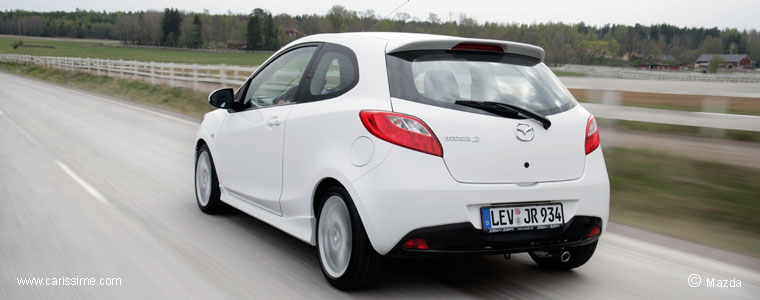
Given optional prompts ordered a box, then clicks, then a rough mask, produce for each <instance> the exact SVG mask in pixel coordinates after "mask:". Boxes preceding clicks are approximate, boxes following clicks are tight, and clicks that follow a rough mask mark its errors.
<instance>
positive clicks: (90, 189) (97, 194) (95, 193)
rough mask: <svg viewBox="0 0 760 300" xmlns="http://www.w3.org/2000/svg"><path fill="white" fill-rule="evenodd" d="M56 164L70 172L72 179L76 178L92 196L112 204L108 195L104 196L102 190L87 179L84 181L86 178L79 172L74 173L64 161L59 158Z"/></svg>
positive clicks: (67, 172)
mask: <svg viewBox="0 0 760 300" xmlns="http://www.w3.org/2000/svg"><path fill="white" fill-rule="evenodd" d="M55 164H56V165H58V167H59V168H61V169H63V171H64V172H66V174H68V175H69V176H70V177H71V178H72V179H74V181H76V182H77V183H78V184H79V185H80V186H82V188H83V189H84V190H85V191H87V192H88V193H90V195H92V197H94V198H95V199H97V200H98V201H100V202H101V203H103V204H110V203H109V202H108V200H107V199H106V197H104V196H103V194H101V193H100V192H98V190H96V189H95V188H94V187H92V186H91V185H90V184H89V183H87V182H86V181H84V179H82V178H81V177H79V175H77V173H74V171H72V170H71V168H69V167H68V166H67V165H65V164H64V163H62V162H60V161H58V160H56V161H55Z"/></svg>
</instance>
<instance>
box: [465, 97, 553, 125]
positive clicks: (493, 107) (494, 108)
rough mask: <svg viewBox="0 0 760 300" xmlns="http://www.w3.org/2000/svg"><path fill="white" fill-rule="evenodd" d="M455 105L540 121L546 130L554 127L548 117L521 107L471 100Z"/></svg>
mask: <svg viewBox="0 0 760 300" xmlns="http://www.w3.org/2000/svg"><path fill="white" fill-rule="evenodd" d="M454 103H455V104H459V105H462V106H467V107H472V108H477V109H480V110H485V111H487V112H490V113H495V114H497V115H501V116H505V117H506V115H505V114H509V115H521V116H523V117H525V118H531V119H533V120H536V121H538V122H539V123H541V125H543V126H544V129H549V127H551V126H552V121H549V119H547V118H546V117H544V116H543V115H541V114H539V113H537V112H534V111H532V110H530V109H527V108H524V107H520V106H517V105H512V104H507V103H502V102H494V101H470V100H456V101H455V102H454Z"/></svg>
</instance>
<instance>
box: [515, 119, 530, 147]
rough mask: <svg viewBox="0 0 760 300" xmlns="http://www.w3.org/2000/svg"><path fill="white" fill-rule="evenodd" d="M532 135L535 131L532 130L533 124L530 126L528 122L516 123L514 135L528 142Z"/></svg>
mask: <svg viewBox="0 0 760 300" xmlns="http://www.w3.org/2000/svg"><path fill="white" fill-rule="evenodd" d="M534 136H535V132H534V131H533V126H530V125H529V124H525V123H519V124H517V127H515V137H517V139H518V140H520V141H523V142H530V141H532V140H533V137H534Z"/></svg>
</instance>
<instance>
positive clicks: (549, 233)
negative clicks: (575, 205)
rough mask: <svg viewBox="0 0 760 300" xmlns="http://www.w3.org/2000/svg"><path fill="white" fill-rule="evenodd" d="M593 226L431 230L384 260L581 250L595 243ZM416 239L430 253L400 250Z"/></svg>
mask: <svg viewBox="0 0 760 300" xmlns="http://www.w3.org/2000/svg"><path fill="white" fill-rule="evenodd" d="M594 226H600V227H601V226H602V219H600V218H597V217H586V216H576V217H574V218H573V219H572V220H570V221H569V222H567V223H565V224H564V225H563V226H562V227H559V228H556V229H549V230H540V231H516V232H500V233H485V232H483V231H482V230H479V229H476V228H475V227H473V226H472V225H471V224H470V223H457V224H448V225H441V226H433V227H427V228H421V229H417V230H414V231H412V232H410V233H409V234H407V235H406V236H405V237H404V238H403V239H401V241H400V242H399V243H398V244H397V245H396V246H395V247H394V248H393V250H391V252H389V253H388V254H387V256H389V257H397V258H415V257H431V256H448V255H482V254H502V253H519V252H527V251H539V250H550V249H556V248H559V247H573V246H582V245H586V244H590V243H593V242H594V241H596V240H598V239H599V235H595V236H592V237H588V234H589V233H590V232H591V230H592V228H593V227H594ZM416 238H422V239H425V241H427V243H428V245H429V247H430V249H426V250H417V249H405V248H403V247H402V245H403V243H404V242H405V241H408V240H411V239H416Z"/></svg>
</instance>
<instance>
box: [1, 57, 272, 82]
mask: <svg viewBox="0 0 760 300" xmlns="http://www.w3.org/2000/svg"><path fill="white" fill-rule="evenodd" d="M0 61H3V62H14V63H23V64H35V65H40V66H45V67H50V68H56V69H62V70H69V71H80V72H89V73H93V74H97V75H105V76H109V77H117V78H132V79H145V80H148V81H150V82H151V83H152V84H156V83H157V81H158V80H163V81H164V82H167V81H168V83H169V85H170V86H175V85H178V83H179V82H187V83H192V86H193V89H195V90H199V89H200V87H199V86H198V85H199V83H210V84H219V85H220V86H222V87H225V86H237V85H241V84H243V82H245V80H246V79H247V78H248V76H250V75H251V73H253V71H255V70H256V68H257V67H255V66H254V67H250V66H234V65H224V64H220V65H199V64H175V63H157V62H143V61H132V60H111V59H95V58H78V57H55V56H33V55H21V54H0Z"/></svg>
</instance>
